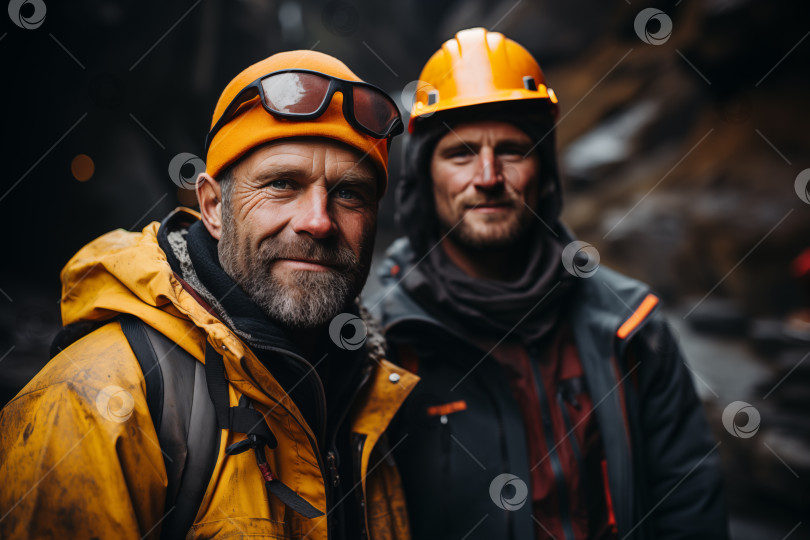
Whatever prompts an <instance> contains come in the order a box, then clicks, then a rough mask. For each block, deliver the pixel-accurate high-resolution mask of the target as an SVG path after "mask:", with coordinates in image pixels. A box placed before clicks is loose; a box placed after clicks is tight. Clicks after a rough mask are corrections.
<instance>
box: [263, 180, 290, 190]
mask: <svg viewBox="0 0 810 540" xmlns="http://www.w3.org/2000/svg"><path fill="white" fill-rule="evenodd" d="M267 185H268V186H270V187H271V188H273V189H288V188H289V187H290V182H288V181H287V180H273V181H272V182H270V183H269V184H267Z"/></svg>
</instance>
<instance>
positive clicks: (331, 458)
mask: <svg viewBox="0 0 810 540" xmlns="http://www.w3.org/2000/svg"><path fill="white" fill-rule="evenodd" d="M326 466H327V467H329V476H330V477H331V478H332V487H338V486H339V485H340V475H339V474H338V469H337V456H336V455H335V453H334V452H333V451H332V450H329V451H328V452H327V453H326Z"/></svg>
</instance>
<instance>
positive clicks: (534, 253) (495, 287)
mask: <svg viewBox="0 0 810 540" xmlns="http://www.w3.org/2000/svg"><path fill="white" fill-rule="evenodd" d="M527 244H528V246H527V249H528V250H529V257H528V261H527V263H526V266H525V269H524V271H523V273H522V275H521V276H520V277H519V278H517V279H516V280H514V281H497V280H491V279H481V278H473V277H471V276H469V275H467V274H465V273H464V272H463V271H462V270H461V269H460V268H459V267H458V266H456V265H455V264H454V263H453V262H452V261H451V260H450V258H449V257H448V256H447V254H446V253H445V251H444V249H442V247H441V246H436V247H435V248H434V249H433V250H432V251H431V252H430V253H429V254H428V255H427V256H426V257H425V258H424V259H423V260H422V261H421V262H420V263H419V264H418V265H417V266H416V267H415V268H414V269H413V270H412V271H410V273H409V274H408V275H407V277H406V278H405V279H404V280H403V282H402V285H403V287H404V288H405V290H406V291H408V293H409V294H410V295H411V296H413V297H414V298H415V299H416V300H417V301H419V303H420V304H421V305H422V306H424V307H425V309H427V310H428V312H431V314H433V315H434V316H436V317H437V318H439V319H440V320H443V321H450V324H449V326H451V327H453V328H454V329H455V330H457V331H459V332H460V333H462V335H464V336H482V337H483V336H486V337H487V338H490V339H492V338H494V339H498V340H499V339H501V338H504V337H507V336H510V337H512V338H517V339H519V340H520V341H522V342H523V343H524V344H526V345H529V344H532V343H536V342H537V341H539V340H540V339H542V338H543V337H544V336H545V335H546V334H547V333H548V332H549V331H551V329H552V328H553V327H554V325H555V324H556V322H557V320H558V319H559V315H560V311H561V309H562V307H563V304H564V302H563V301H564V299H565V298H567V297H568V296H570V293H571V291H572V290H573V288H574V285H575V283H576V282H575V280H574V278H573V276H571V274H569V273H568V272H567V271H566V270H565V268H564V267H563V265H562V260H561V256H562V250H563V246H562V245H560V242H559V241H558V240H557V239H556V238H553V237H551V236H550V235H549V234H546V233H545V232H544V231H537V230H536V231H535V233H534V236H533V238H531V239H530V240H529V241H527ZM482 256H485V255H483V254H482Z"/></svg>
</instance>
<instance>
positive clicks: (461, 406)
mask: <svg viewBox="0 0 810 540" xmlns="http://www.w3.org/2000/svg"><path fill="white" fill-rule="evenodd" d="M466 408H467V402H466V401H464V400H461V401H453V402H452V403H445V404H444V405H434V406H433V407H428V410H427V413H428V416H443V415H445V414H450V413H454V412H458V411H463V410H465V409H466Z"/></svg>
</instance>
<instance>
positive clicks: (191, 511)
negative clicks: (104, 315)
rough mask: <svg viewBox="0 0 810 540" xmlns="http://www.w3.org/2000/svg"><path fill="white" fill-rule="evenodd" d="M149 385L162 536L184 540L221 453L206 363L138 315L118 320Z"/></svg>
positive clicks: (148, 398) (147, 390)
mask: <svg viewBox="0 0 810 540" xmlns="http://www.w3.org/2000/svg"><path fill="white" fill-rule="evenodd" d="M119 320H120V323H121V330H122V331H123V332H124V335H125V336H126V338H127V341H129V344H130V346H131V347H132V350H133V352H134V353H135V356H136V357H137V358H138V363H139V364H140V365H141V370H142V371H143V374H144V382H145V384H146V402H147V404H148V405H149V414H150V415H151V416H152V421H153V422H154V424H155V431H156V432H157V434H158V444H159V445H160V448H161V451H162V452H163V461H164V463H165V465H166V475H167V477H168V486H167V488H166V506H165V511H166V517H165V519H164V520H163V523H162V525H161V535H160V536H161V538H183V537H185V536H186V533H187V532H188V530H189V529H190V528H191V526H192V525H193V524H194V518H195V517H196V515H197V511H198V510H199V507H200V504H201V503H202V499H203V497H204V496H205V491H206V489H207V487H208V482H209V480H210V479H211V475H212V474H213V471H214V466H215V465H216V461H217V455H218V453H219V438H220V434H221V432H220V430H219V427H218V425H217V418H216V413H215V410H214V404H213V403H212V402H211V398H210V397H209V395H208V385H207V382H206V376H205V367H204V366H203V364H202V363H201V362H199V361H198V360H197V359H196V358H194V357H193V356H192V355H190V354H189V353H187V352H186V351H185V350H183V349H182V348H181V347H180V346H178V345H177V344H176V343H174V342H172V341H171V340H170V339H169V338H167V337H166V336H164V335H163V334H161V333H160V332H158V331H157V330H155V329H153V328H152V327H150V326H148V325H146V324H144V323H143V322H142V321H140V320H139V319H138V318H136V317H133V316H130V315H124V316H121V317H120V318H119Z"/></svg>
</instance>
